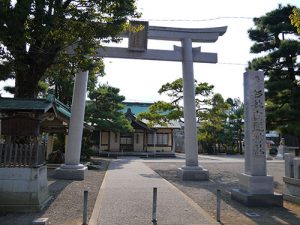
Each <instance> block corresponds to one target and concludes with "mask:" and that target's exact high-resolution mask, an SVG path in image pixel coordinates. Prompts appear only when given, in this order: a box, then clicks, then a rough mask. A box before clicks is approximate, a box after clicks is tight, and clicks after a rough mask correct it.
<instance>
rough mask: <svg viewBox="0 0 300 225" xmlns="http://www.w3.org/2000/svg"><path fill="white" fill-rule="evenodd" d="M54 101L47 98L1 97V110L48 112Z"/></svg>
mask: <svg viewBox="0 0 300 225" xmlns="http://www.w3.org/2000/svg"><path fill="white" fill-rule="evenodd" d="M51 107H52V102H50V101H48V100H46V99H26V98H0V111H3V110H4V111H7V110H16V111H33V110H35V111H43V112H47V111H48V110H49V109H50V108H51Z"/></svg>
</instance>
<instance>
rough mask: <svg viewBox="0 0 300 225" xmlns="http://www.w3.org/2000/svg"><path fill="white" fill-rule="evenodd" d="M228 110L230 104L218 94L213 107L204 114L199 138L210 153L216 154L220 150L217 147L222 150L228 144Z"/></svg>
mask: <svg viewBox="0 0 300 225" xmlns="http://www.w3.org/2000/svg"><path fill="white" fill-rule="evenodd" d="M228 109H229V104H228V103H227V102H226V101H224V98H223V97H222V95H221V94H218V93H217V94H214V96H213V97H212V100H211V107H210V108H209V109H207V110H206V112H204V113H203V118H202V120H201V122H200V127H199V135H198V138H199V140H200V141H201V143H202V145H203V147H204V148H205V149H206V150H207V152H208V153H216V151H218V149H216V148H215V146H217V147H218V148H220V146H221V145H223V144H224V142H226V141H225V139H227V138H226V137H225V135H227V134H226V132H225V125H226V119H227V114H226V111H227V110H228Z"/></svg>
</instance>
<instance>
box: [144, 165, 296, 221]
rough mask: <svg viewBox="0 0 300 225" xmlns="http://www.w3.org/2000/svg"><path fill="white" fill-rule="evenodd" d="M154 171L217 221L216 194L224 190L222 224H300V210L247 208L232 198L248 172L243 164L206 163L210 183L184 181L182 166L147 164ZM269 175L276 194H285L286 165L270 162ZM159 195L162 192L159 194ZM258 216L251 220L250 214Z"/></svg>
mask: <svg viewBox="0 0 300 225" xmlns="http://www.w3.org/2000/svg"><path fill="white" fill-rule="evenodd" d="M146 165H148V166H149V167H150V168H151V169H153V170H154V171H156V172H157V173H158V174H160V175H161V176H162V177H163V178H165V179H166V180H168V181H169V182H171V183H172V184H173V185H174V186H176V187H177V188H178V189H179V190H181V191H182V192H183V193H185V194H186V195H187V196H189V197H190V198H191V199H192V200H193V201H194V202H196V203H197V204H198V205H199V206H200V207H202V208H203V209H204V210H205V211H206V212H208V213H209V214H210V215H211V216H212V217H213V218H216V216H215V215H216V211H215V210H216V190H217V189H218V188H219V189H221V199H222V201H221V223H220V224H228V225H235V224H236V225H241V224H245V225H254V224H262V225H276V224H293V225H299V224H300V206H299V205H295V204H292V203H289V202H284V207H246V206H244V205H242V204H240V203H238V202H236V201H232V200H231V198H230V190H231V189H232V188H237V187H238V178H237V175H238V174H239V173H241V172H243V171H244V164H243V163H238V162H234V163H224V162H222V163H218V162H207V161H206V160H204V161H203V162H202V163H201V165H202V166H203V167H204V168H206V169H208V170H209V173H210V181H201V182H193V181H181V180H179V179H178V177H177V176H176V169H177V168H179V167H181V166H182V163H147V164H146ZM268 174H270V175H272V176H273V177H274V182H275V191H276V192H278V193H282V190H283V181H282V177H283V174H284V164H283V163H275V162H273V163H272V162H268ZM158 195H159V190H158ZM249 212H250V213H253V212H254V213H256V214H257V216H255V217H250V216H247V215H246V213H249Z"/></svg>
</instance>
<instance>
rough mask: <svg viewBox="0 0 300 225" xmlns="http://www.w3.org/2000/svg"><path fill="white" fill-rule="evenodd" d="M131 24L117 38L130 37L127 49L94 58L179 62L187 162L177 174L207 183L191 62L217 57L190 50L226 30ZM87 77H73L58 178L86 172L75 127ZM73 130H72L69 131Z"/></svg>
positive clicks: (105, 51)
mask: <svg viewBox="0 0 300 225" xmlns="http://www.w3.org/2000/svg"><path fill="white" fill-rule="evenodd" d="M131 24H132V27H133V28H136V31H134V32H127V33H123V34H121V35H120V36H121V37H127V38H129V41H128V45H129V46H128V48H120V47H103V48H100V49H98V50H97V54H96V56H99V57H109V58H127V59H144V60H162V61H176V62H182V71H183V102H184V103H183V104H184V134H185V135H184V148H185V155H186V163H185V166H183V167H181V168H179V169H178V175H179V176H180V177H181V179H183V180H207V179H208V178H209V176H208V171H207V170H206V169H203V168H202V167H201V166H199V163H198V142H197V127H196V107H195V86H194V69H193V62H199V63H217V54H216V53H209V52H201V48H200V47H197V48H193V47H192V42H203V43H212V42H216V41H217V40H218V38H219V36H222V35H223V34H224V33H225V32H226V30H227V27H215V28H199V29H195V28H173V27H158V26H148V22H142V21H134V22H131ZM133 30H134V29H133ZM148 39H154V40H167V41H180V42H181V47H180V46H174V50H158V49H148V48H147V41H148ZM87 76H88V72H87V71H86V72H81V73H79V74H77V75H76V79H75V86H74V93H73V102H72V109H71V113H72V116H71V120H70V131H69V135H68V145H67V149H66V154H65V164H63V165H62V166H61V167H60V168H59V169H58V171H57V177H61V178H65V179H73V178H74V177H75V179H76V177H77V179H84V172H83V171H85V168H84V167H83V165H81V164H80V162H79V159H80V146H81V138H82V132H81V131H80V130H81V127H76V126H77V125H78V124H80V126H81V125H82V124H83V117H84V105H85V100H84V99H83V98H79V97H80V96H86V83H87ZM77 83H78V84H77ZM75 96H77V97H78V96H79V97H78V99H80V100H78V99H77V98H75ZM74 99H75V100H74ZM73 108H74V110H73ZM79 109H80V110H79ZM73 112H74V113H73ZM73 125H74V126H73ZM72 127H73V129H71V128H72ZM76 174H78V176H77V175H76Z"/></svg>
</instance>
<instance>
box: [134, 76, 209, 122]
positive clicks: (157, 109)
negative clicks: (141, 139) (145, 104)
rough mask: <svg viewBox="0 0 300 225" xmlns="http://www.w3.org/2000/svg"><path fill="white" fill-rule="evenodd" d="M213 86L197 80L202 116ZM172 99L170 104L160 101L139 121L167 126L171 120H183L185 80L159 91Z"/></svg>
mask: <svg viewBox="0 0 300 225" xmlns="http://www.w3.org/2000/svg"><path fill="white" fill-rule="evenodd" d="M212 89H213V85H209V84H208V83H198V82H197V81H196V80H195V96H196V113H197V116H198V117H199V116H201V113H202V112H203V110H205V107H206V106H207V104H208V103H209V100H210V95H211V94H212ZM158 93H159V94H165V95H167V96H168V97H169V98H170V101H169V102H165V101H158V102H155V103H154V104H153V105H151V106H150V107H149V112H143V113H140V114H139V115H138V118H139V119H147V120H148V122H149V125H150V126H151V125H153V124H162V125H164V124H166V123H167V122H169V121H170V120H182V119H183V79H182V78H179V79H177V80H175V81H173V82H171V83H166V84H164V85H162V87H161V88H160V89H159V91H158Z"/></svg>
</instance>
